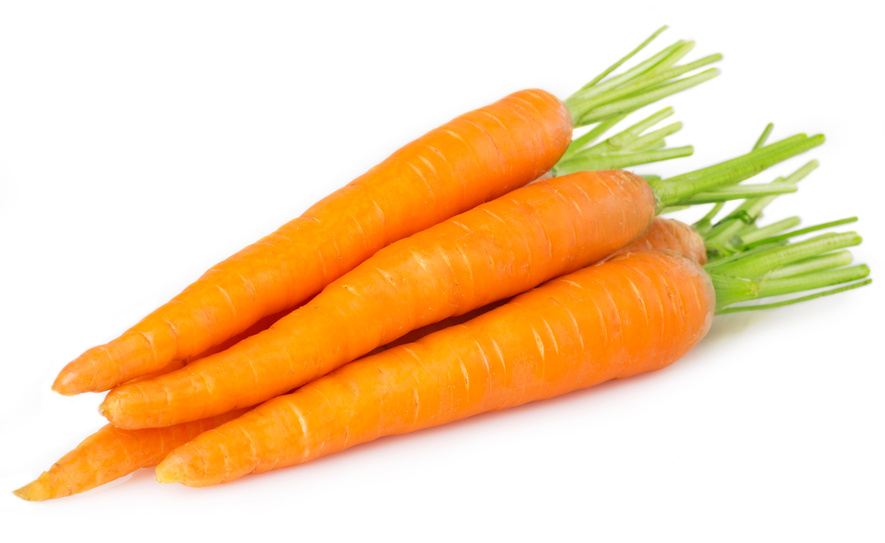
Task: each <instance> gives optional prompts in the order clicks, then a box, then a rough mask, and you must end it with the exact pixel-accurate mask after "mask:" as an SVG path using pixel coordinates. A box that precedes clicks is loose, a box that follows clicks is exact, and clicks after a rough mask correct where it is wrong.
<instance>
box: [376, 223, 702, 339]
mask: <svg viewBox="0 0 885 543" xmlns="http://www.w3.org/2000/svg"><path fill="white" fill-rule="evenodd" d="M654 249H661V250H668V251H675V252H677V253H679V254H681V255H684V256H687V257H689V258H691V259H692V260H694V261H695V262H697V263H698V264H700V265H704V264H706V263H707V248H706V246H705V245H704V238H702V237H701V236H700V234H698V233H697V232H695V230H694V228H692V227H691V225H688V224H685V223H684V222H681V221H678V220H675V219H667V218H664V217H655V220H654V222H652V223H651V226H649V227H648V230H646V231H645V233H644V234H642V237H641V238H639V239H637V240H636V241H634V242H633V243H631V244H630V245H628V246H627V247H624V248H623V249H620V250H618V251H615V252H614V254H612V256H617V255H620V254H624V253H637V252H640V251H651V250H654ZM508 301H509V300H499V301H497V302H493V303H491V304H489V305H487V306H483V307H480V308H479V309H474V310H473V311H471V312H469V313H465V314H463V315H458V316H456V317H449V318H447V319H444V320H441V321H439V322H434V323H432V324H428V325H427V326H423V327H421V328H418V329H417V330H412V331H411V332H409V333H408V334H406V335H404V336H403V337H401V338H399V339H396V340H394V341H391V342H390V343H388V344H386V345H383V346H381V347H378V348H377V349H374V350H373V351H372V352H371V353H369V354H368V355H366V356H371V355H375V354H378V353H380V352H382V351H386V350H387V349H392V348H393V347H397V346H399V345H405V344H406V343H412V342H415V341H418V340H419V339H421V338H422V337H424V336H426V335H429V334H432V333H434V332H437V331H439V330H442V329H443V328H448V327H449V326H457V325H459V324H464V323H465V322H467V321H469V320H471V319H474V318H476V317H478V316H480V315H482V314H483V313H486V312H488V311H491V310H492V309H495V308H496V307H500V306H502V305H504V304H505V303H507V302H508Z"/></svg>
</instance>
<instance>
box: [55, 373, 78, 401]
mask: <svg viewBox="0 0 885 543" xmlns="http://www.w3.org/2000/svg"><path fill="white" fill-rule="evenodd" d="M66 369H67V368H65V369H64V370H62V371H61V373H59V374H58V377H56V378H55V382H54V383H52V390H54V391H55V392H58V393H59V394H61V395H62V396H75V395H77V394H80V393H81V392H83V390H81V389H80V387H78V386H77V384H76V383H75V381H76V375H75V374H73V373H71V372H68V371H65V370H66Z"/></svg>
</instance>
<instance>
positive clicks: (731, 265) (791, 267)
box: [704, 232, 870, 314]
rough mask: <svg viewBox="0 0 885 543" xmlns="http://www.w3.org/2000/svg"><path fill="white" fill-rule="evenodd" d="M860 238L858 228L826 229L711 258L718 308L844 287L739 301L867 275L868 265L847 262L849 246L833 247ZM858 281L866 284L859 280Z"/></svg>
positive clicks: (723, 310) (730, 308)
mask: <svg viewBox="0 0 885 543" xmlns="http://www.w3.org/2000/svg"><path fill="white" fill-rule="evenodd" d="M860 242H861V238H860V236H859V235H857V234H856V233H855V232H847V233H843V234H835V233H827V234H823V235H821V236H818V237H816V238H814V239H810V240H807V241H803V242H799V243H795V244H792V245H787V242H786V240H776V241H772V242H769V243H768V244H767V245H766V246H765V247H757V248H755V249H749V250H747V251H746V252H744V253H738V254H734V255H731V256H730V257H727V258H725V259H722V260H720V261H717V262H711V263H709V264H707V265H706V266H704V268H705V269H706V270H707V273H708V274H710V278H711V279H712V281H713V287H714V288H715V289H716V312H717V314H722V313H733V312H736V311H748V310H751V309H764V308H770V307H780V306H784V305H790V304H793V303H798V302H801V301H806V300H811V299H814V298H818V297H820V296H824V295H827V293H836V292H841V291H842V290H838V289H836V290H830V291H826V292H817V293H814V294H811V295H808V296H804V297H799V298H793V299H788V300H782V301H779V302H775V303H773V304H767V305H737V304H742V303H744V302H749V301H752V300H757V299H760V298H768V297H773V296H787V295H791V294H796V293H799V292H806V291H812V290H818V289H825V288H830V287H835V286H838V285H844V284H846V283H852V282H855V281H861V280H863V279H866V278H867V276H868V275H869V273H870V269H869V267H867V266H866V265H860V266H850V267H847V266H848V265H849V264H850V263H851V254H850V253H849V252H848V251H838V252H835V253H834V252H831V251H833V250H836V249H842V248H845V247H850V246H854V245H857V244H859V243H860ZM867 283H868V282H866V283H864V284H867ZM857 286H862V285H860V284H859V283H857ZM840 288H844V287H840Z"/></svg>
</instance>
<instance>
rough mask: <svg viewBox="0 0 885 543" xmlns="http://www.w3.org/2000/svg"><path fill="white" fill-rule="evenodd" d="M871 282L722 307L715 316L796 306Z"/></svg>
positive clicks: (867, 280)
mask: <svg viewBox="0 0 885 543" xmlns="http://www.w3.org/2000/svg"><path fill="white" fill-rule="evenodd" d="M872 282H873V280H872V279H865V280H863V281H857V282H855V283H851V284H848V285H845V286H842V287H839V288H834V289H830V290H825V291H823V292H816V293H814V294H809V295H808V296H802V297H799V298H792V299H789V300H783V301H780V302H774V303H770V304H758V305H738V306H730V307H723V308H721V309H717V310H716V314H717V315H725V314H728V313H738V312H740V311H758V310H760V309H775V308H777V307H784V306H787V305H793V304H798V303H801V302H807V301H809V300H814V299H817V298H823V297H824V296H830V295H833V294H839V293H840V292H846V291H849V290H853V289H856V288H860V287H865V286H867V285H869V284H870V283H872Z"/></svg>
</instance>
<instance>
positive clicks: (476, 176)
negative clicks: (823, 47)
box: [53, 28, 721, 394]
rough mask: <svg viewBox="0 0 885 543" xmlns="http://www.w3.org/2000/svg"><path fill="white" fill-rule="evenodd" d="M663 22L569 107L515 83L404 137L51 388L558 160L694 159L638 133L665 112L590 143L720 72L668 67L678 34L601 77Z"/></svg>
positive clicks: (205, 335)
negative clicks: (492, 99)
mask: <svg viewBox="0 0 885 543" xmlns="http://www.w3.org/2000/svg"><path fill="white" fill-rule="evenodd" d="M663 30H664V29H663V28H662V29H661V30H659V31H658V32H655V34H654V35H653V36H652V37H651V38H649V39H648V40H646V41H645V42H643V43H642V44H641V45H640V46H639V47H638V48H636V49H634V50H633V51H631V52H630V53H629V54H628V55H626V56H625V57H624V58H622V59H621V60H619V61H617V62H616V63H615V64H614V65H613V66H611V67H610V68H609V69H607V70H606V71H604V72H603V73H602V74H601V75H600V76H599V77H597V78H595V79H594V80H593V81H591V82H590V83H588V84H587V85H585V86H584V87H582V88H581V89H580V90H579V91H578V92H577V93H575V94H574V95H572V96H571V97H569V98H567V99H566V100H565V101H564V102H562V101H560V100H559V99H557V98H556V97H554V96H553V95H551V94H549V93H547V92H544V91H541V90H536V89H531V90H524V91H519V92H516V93H514V94H512V95H510V96H508V97H506V98H504V99H503V100H500V101H498V102H496V103H494V104H491V105H489V106H486V107H483V108H480V109H478V110H475V111H471V112H469V113H467V114H465V115H462V116H460V117H458V118H456V119H454V120H453V121H450V122H448V123H446V124H444V125H443V126H441V127H439V128H437V129H435V130H432V131H431V132H429V133H427V134H425V135H424V136H422V137H420V138H418V139H417V140H415V141H413V142H412V143H409V144H408V145H406V146H405V147H403V148H401V149H400V150H398V151H397V152H395V153H394V154H393V155H391V156H390V157H389V158H388V159H386V160H385V161H384V162H382V163H381V164H379V165H377V166H375V167H374V168H372V169H371V170H369V171H368V172H366V173H365V174H364V175H362V176H361V177H359V178H357V179H356V180H355V181H353V182H351V183H350V184H349V185H347V186H346V187H344V188H342V189H340V190H338V191H336V192H335V193H333V194H332V195H330V196H328V197H326V198H325V199H323V200H322V201H320V202H319V203H317V204H316V205H314V206H313V207H311V208H310V209H309V210H307V212H305V213H304V214H303V215H302V216H301V217H299V218H297V219H295V220H293V221H291V222H289V223H288V224H286V225H284V226H283V227H282V228H280V229H279V230H277V231H276V232H274V233H273V234H271V235H269V236H267V237H265V238H264V239H262V240H260V241H258V242H257V243H255V244H253V245H250V246H249V247H247V248H245V249H243V250H242V251H240V252H239V253H237V254H235V255H233V256H232V257H230V258H228V259H227V260H225V261H224V262H222V263H220V264H218V265H216V266H215V267H213V268H212V269H210V270H209V271H207V272H206V273H205V274H204V275H203V276H202V277H201V278H200V279H199V280H197V281H196V282H195V283H193V284H191V285H190V286H189V287H187V288H186V289H185V290H184V291H183V292H181V293H180V294H179V295H178V296H176V297H175V298H174V299H173V300H172V301H170V302H169V303H167V304H165V305H163V306H161V307H160V308H159V309H157V310H156V311H154V312H153V313H151V314H150V315H148V316H147V317H146V318H145V319H143V320H142V321H141V322H139V323H138V324H136V325H135V326H133V327H132V328H130V329H129V330H128V331H126V332H125V333H124V334H123V335H122V336H120V337H119V338H117V339H115V340H113V341H111V342H110V343H108V344H106V345H102V346H99V347H94V348H92V349H89V350H88V351H86V352H85V353H83V354H82V355H81V356H80V357H78V358H77V359H75V360H74V361H73V362H71V363H69V364H68V365H67V366H66V367H65V368H64V369H63V370H62V371H61V373H60V374H59V376H58V377H57V378H56V380H55V383H54V384H53V389H54V390H56V391H58V392H60V393H62V394H77V393H80V392H86V391H102V390H108V389H109V388H111V387H113V386H116V385H118V384H120V383H125V382H127V381H129V380H131V379H133V378H135V377H139V376H142V375H145V374H148V373H151V372H155V371H158V370H160V369H161V368H163V367H164V366H167V365H168V364H170V363H171V362H173V361H175V360H187V359H190V358H192V357H193V356H194V355H196V354H198V353H201V352H204V351H206V350H207V349H209V348H211V347H213V346H215V345H218V344H219V343H221V342H223V341H224V340H226V339H228V338H230V337H232V336H234V335H236V334H238V333H240V332H242V331H243V330H245V329H247V328H248V327H249V326H250V325H251V324H252V323H254V322H256V321H257V320H259V319H260V318H262V317H264V316H267V315H271V314H273V313H276V312H279V311H283V310H289V311H291V310H292V309H293V308H294V307H295V306H297V305H298V304H300V303H302V302H304V301H305V300H307V299H309V298H310V297H312V296H313V295H315V294H316V293H318V292H319V291H320V290H321V289H322V288H323V287H325V286H326V285H328V284H329V283H330V282H332V281H333V280H335V279H336V278H338V277H340V276H341V275H343V274H344V273H345V272H347V271H349V270H350V269H352V268H353V267H355V266H356V265H357V264H359V263H360V262H362V261H364V260H365V259H366V258H368V257H369V256H371V255H372V254H373V253H375V252H376V251H377V250H378V249H380V248H382V247H384V246H385V245H387V244H389V243H391V242H393V241H396V240H398V239H401V238H403V237H406V236H409V235H411V234H413V233H415V232H418V231H420V230H423V229H425V228H427V227H429V226H431V225H433V224H436V223H438V222H440V221H442V220H445V219H447V218H449V217H452V216H453V215H456V214H458V213H461V212H463V211H466V210H468V209H470V208H472V207H474V206H476V205H478V204H480V203H482V202H484V201H487V200H490V199H492V198H495V197H497V196H500V195H502V194H505V193H506V192H508V191H510V190H512V189H514V188H517V187H520V186H522V185H525V184H526V183H529V182H530V181H532V180H534V179H536V178H538V176H540V175H542V174H544V173H545V172H548V171H549V170H550V169H551V168H552V167H553V166H554V165H555V164H557V161H559V160H560V157H563V160H562V163H561V164H558V170H557V172H559V173H564V172H570V171H575V170H583V169H604V168H623V167H627V166H631V165H636V164H644V163H649V162H654V161H658V160H667V159H670V158H676V157H680V156H686V155H688V154H691V152H692V150H691V148H690V147H683V148H676V149H664V148H662V147H663V146H664V137H665V136H667V135H669V134H671V133H673V132H674V131H676V130H679V128H680V126H681V124H680V123H673V124H672V125H669V126H667V127H664V128H662V129H660V130H656V131H654V132H651V133H648V134H644V135H643V134H642V132H643V131H644V130H646V129H647V128H649V127H651V126H652V125H654V124H655V123H657V122H658V121H659V120H661V119H663V118H665V117H667V116H668V115H670V114H671V113H672V110H670V109H666V110H664V111H661V112H658V113H657V114H655V115H653V116H652V117H649V118H648V119H646V120H644V121H642V122H640V123H638V124H636V125H634V126H632V127H630V128H629V129H627V130H626V131H624V132H622V133H621V134H618V135H617V136H614V137H613V138H612V139H611V141H609V140H606V141H605V142H602V143H600V144H598V145H592V144H593V143H594V141H595V139H596V138H599V137H600V135H601V134H603V133H604V132H605V131H606V130H608V129H609V128H611V127H612V126H614V125H615V124H617V123H618V122H619V121H620V120H622V119H623V118H625V117H626V116H627V115H628V114H629V113H630V112H632V111H635V110H637V109H639V108H641V107H644V106H645V105H648V104H650V103H653V102H655V101H658V100H661V99H663V98H665V97H666V96H670V95H672V94H675V93H677V92H681V91H683V90H685V89H688V88H691V87H693V86H696V85H698V84H700V83H703V82H704V81H708V80H709V79H712V78H713V77H715V76H716V75H717V74H718V70H716V69H712V68H711V69H707V70H705V71H703V72H700V73H696V74H694V75H690V76H686V77H681V76H683V75H685V74H688V73H689V72H692V71H694V70H697V69H699V68H702V67H704V66H707V65H709V64H711V63H713V62H717V61H718V60H719V59H721V55H718V54H716V55H710V56H707V57H704V58H702V59H699V60H696V61H694V62H690V63H687V64H683V65H676V64H677V62H678V61H679V60H680V59H681V58H683V57H684V56H685V55H686V54H688V52H689V51H691V49H692V48H693V46H694V44H693V42H685V41H682V40H680V41H677V42H676V43H674V44H673V45H671V46H669V47H667V48H665V49H664V50H662V51H661V52H659V53H657V54H656V55H654V56H652V57H650V58H649V59H646V60H645V61H643V62H641V63H639V64H638V65H637V66H635V67H634V68H631V69H630V70H628V71H627V72H625V73H623V74H620V75H611V76H610V74H611V73H612V71H614V70H615V69H616V68H618V67H619V66H620V65H621V64H622V63H623V62H625V61H626V60H628V59H630V58H631V57H633V56H634V55H635V54H636V53H637V52H638V51H640V50H641V49H642V48H643V47H645V46H646V45H648V43H649V42H650V41H651V40H652V39H654V37H655V36H657V35H658V34H660V32H661V31H663ZM609 76H610V77H609ZM680 77H681V78H680ZM591 124H596V126H595V127H594V128H593V129H591V130H590V131H589V132H587V133H586V134H584V135H582V136H581V137H579V138H577V139H576V140H575V141H574V142H571V136H572V128H573V127H584V126H590V125H591ZM564 155H567V156H564Z"/></svg>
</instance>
